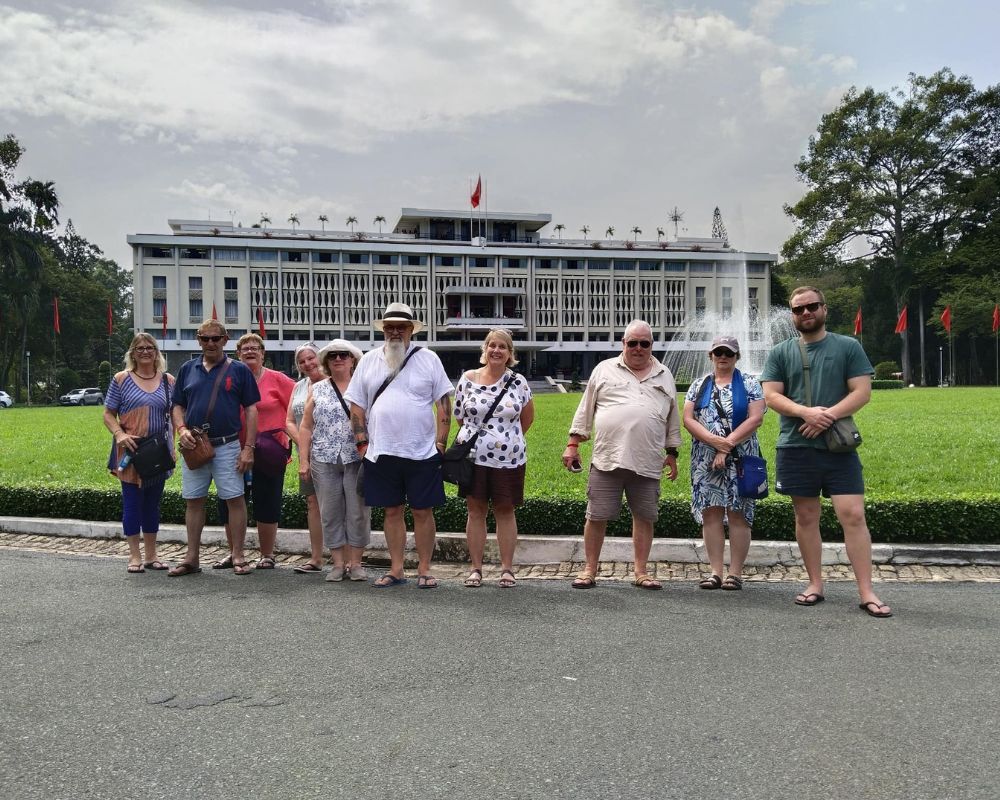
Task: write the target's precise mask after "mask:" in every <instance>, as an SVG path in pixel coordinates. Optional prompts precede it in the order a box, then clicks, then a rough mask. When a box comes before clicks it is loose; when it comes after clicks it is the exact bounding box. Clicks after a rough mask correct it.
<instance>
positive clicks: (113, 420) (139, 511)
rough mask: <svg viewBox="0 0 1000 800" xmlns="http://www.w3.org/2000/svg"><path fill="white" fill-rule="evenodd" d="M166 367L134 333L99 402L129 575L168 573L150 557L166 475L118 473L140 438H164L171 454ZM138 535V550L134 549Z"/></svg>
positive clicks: (146, 339)
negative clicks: (118, 491)
mask: <svg viewBox="0 0 1000 800" xmlns="http://www.w3.org/2000/svg"><path fill="white" fill-rule="evenodd" d="M166 366H167V365H166V362H165V361H164V360H163V355H162V354H161V353H160V349H159V348H158V347H157V345H156V340H155V339H154V338H153V337H152V336H150V335H149V334H148V333H137V334H136V335H135V336H134V337H133V338H132V343H131V344H130V345H129V348H128V352H127V353H125V369H124V370H122V371H121V372H119V373H118V374H117V375H115V377H114V378H113V379H112V381H111V386H110V387H109V388H108V396H107V398H106V400H105V402H104V425H105V427H106V428H107V429H108V430H109V431H111V435H112V436H114V438H115V446H114V447H113V448H112V449H111V459H110V460H109V462H108V469H109V470H110V472H111V474H112V475H115V476H117V477H118V479H119V480H120V481H121V484H122V529H123V531H124V533H125V540H126V541H127V542H128V550H129V559H128V571H129V572H145V571H146V570H147V569H155V570H162V569H168V568H169V565H167V564H164V563H163V562H162V561H160V560H159V558H157V556H156V534H157V532H158V531H159V529H160V499H161V498H162V497H163V486H164V484H165V483H166V480H167V478H168V477H169V476H170V473H165V474H163V475H160V476H158V477H156V478H152V479H149V480H143V479H142V478H140V477H139V473H138V472H137V471H136V469H135V467H133V466H132V465H131V464H130V465H128V466H127V467H125V468H124V469H119V468H118V465H119V463H120V462H121V459H122V457H123V456H124V455H125V453H126V452H130V453H131V452H134V451H135V448H136V445H137V444H138V443H139V440H140V439H142V438H143V437H145V436H154V435H156V434H163V433H165V434H166V437H167V441H168V442H169V443H170V448H171V450H173V441H174V435H173V430H172V427H171V425H170V419H169V414H168V411H169V408H170V395H171V393H172V392H173V388H174V378H173V376H172V375H170V374H168V373H167V371H166ZM175 459H176V457H175ZM140 532H141V533H142V540H143V541H142V544H143V551H140V549H139V533H140ZM143 552H144V553H145V559H143Z"/></svg>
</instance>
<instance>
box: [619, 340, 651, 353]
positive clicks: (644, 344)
mask: <svg viewBox="0 0 1000 800" xmlns="http://www.w3.org/2000/svg"><path fill="white" fill-rule="evenodd" d="M625 346H626V347H641V348H642V349H643V350H648V349H649V348H650V347H652V346H653V343H652V342H651V341H649V339H629V340H628V341H627V342H625Z"/></svg>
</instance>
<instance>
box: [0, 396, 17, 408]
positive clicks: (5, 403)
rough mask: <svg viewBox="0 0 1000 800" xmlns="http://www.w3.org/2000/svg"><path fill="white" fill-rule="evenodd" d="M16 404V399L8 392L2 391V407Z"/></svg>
mask: <svg viewBox="0 0 1000 800" xmlns="http://www.w3.org/2000/svg"><path fill="white" fill-rule="evenodd" d="M12 405H14V400H13V399H12V398H11V396H10V395H9V394H7V392H0V408H10V407H11V406H12Z"/></svg>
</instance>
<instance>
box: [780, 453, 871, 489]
mask: <svg viewBox="0 0 1000 800" xmlns="http://www.w3.org/2000/svg"><path fill="white" fill-rule="evenodd" d="M775 476H776V481H775V485H774V488H775V489H776V490H777V492H778V494H787V495H791V496H793V497H819V496H820V493H822V495H823V497H831V496H833V495H841V494H861V495H863V494H864V493H865V479H864V476H863V475H862V472H861V459H860V458H858V454H857V451H853V452H850V453H831V452H830V451H829V450H817V449H816V448H814V447H779V448H778V457H777V459H776V463H775Z"/></svg>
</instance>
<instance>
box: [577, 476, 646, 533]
mask: <svg viewBox="0 0 1000 800" xmlns="http://www.w3.org/2000/svg"><path fill="white" fill-rule="evenodd" d="M622 492H624V493H625V499H626V500H627V501H628V508H629V511H630V512H631V513H632V516H633V517H634V518H635V519H643V520H649V521H650V522H655V521H656V517H657V515H658V514H659V506H660V479H659V478H647V477H645V476H644V475H637V474H636V473H634V472H632V470H630V469H614V470H611V472H604V471H603V470H599V469H597V468H596V467H594V466H591V468H590V476H589V478H588V479H587V519H593V520H599V521H602V520H611V519H617V518H618V515H619V514H620V513H621V510H622Z"/></svg>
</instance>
